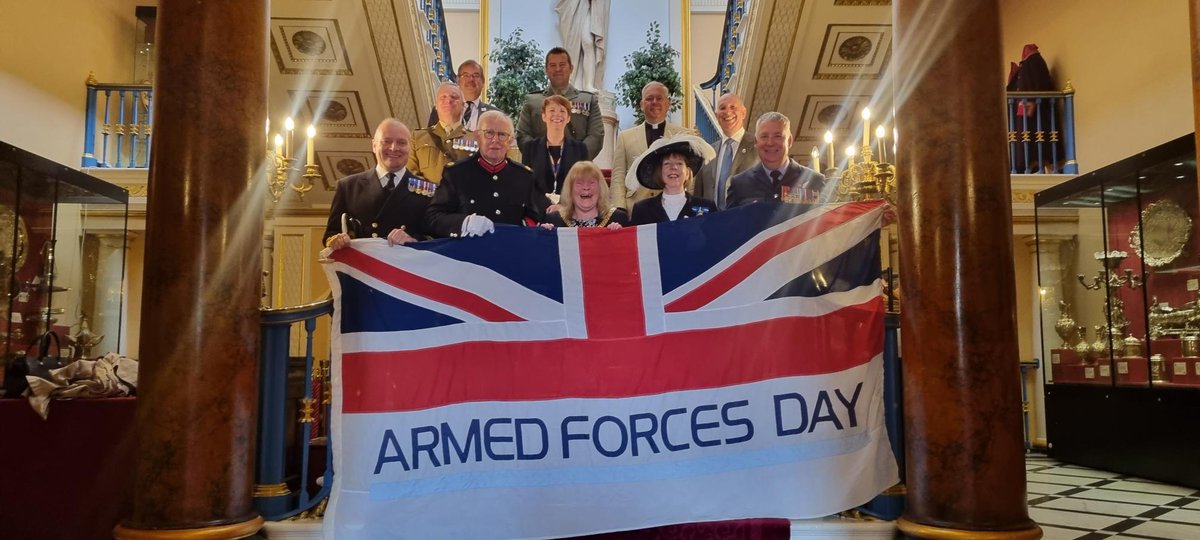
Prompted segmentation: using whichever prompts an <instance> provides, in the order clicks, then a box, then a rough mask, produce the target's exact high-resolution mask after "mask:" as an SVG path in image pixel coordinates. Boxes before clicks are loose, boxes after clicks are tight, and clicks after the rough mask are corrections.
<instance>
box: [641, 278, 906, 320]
mask: <svg viewBox="0 0 1200 540" xmlns="http://www.w3.org/2000/svg"><path fill="white" fill-rule="evenodd" d="M882 292H883V282H882V281H879V280H876V281H875V282H874V283H871V284H870V285H863V286H861V287H856V288H854V289H851V290H849V291H841V292H832V293H826V294H823V295H821V296H816V297H802V296H788V297H783V298H773V299H770V300H763V301H760V302H757V303H754V304H749V305H743V306H733V307H727V308H712V309H709V308H705V309H698V310H695V311H683V312H679V313H668V314H667V315H666V326H665V331H667V332H683V331H687V330H703V329H707V328H725V327H728V326H740V325H744V324H750V323H756V322H761V321H769V320H772V319H777V318H781V317H797V316H798V317H820V316H822V315H828V314H830V313H833V312H835V311H837V310H839V309H842V308H845V307H847V306H856V305H859V304H862V303H864V302H867V301H869V300H871V299H872V298H875V297H877V296H879V295H880V294H881V293H882Z"/></svg>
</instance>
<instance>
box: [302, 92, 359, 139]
mask: <svg viewBox="0 0 1200 540" xmlns="http://www.w3.org/2000/svg"><path fill="white" fill-rule="evenodd" d="M288 93H289V94H291V96H292V99H291V100H292V102H293V103H294V102H298V101H302V102H303V103H304V106H305V107H306V108H307V110H308V117H309V118H312V119H315V121H314V122H313V124H314V125H316V127H317V135H318V136H319V137H334V138H340V137H346V138H367V139H369V138H370V137H371V128H372V126H371V125H370V123H369V122H367V120H366V117H365V116H364V114H363V104H362V98H360V97H359V95H358V91H357V90H330V91H307V90H291V91H289V92H288Z"/></svg>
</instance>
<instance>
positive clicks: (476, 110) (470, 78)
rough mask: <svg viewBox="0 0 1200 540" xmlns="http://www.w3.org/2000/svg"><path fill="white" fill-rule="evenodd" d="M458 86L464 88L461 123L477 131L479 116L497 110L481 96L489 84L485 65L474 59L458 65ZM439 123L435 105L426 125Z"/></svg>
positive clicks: (469, 129)
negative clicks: (484, 71) (484, 69)
mask: <svg viewBox="0 0 1200 540" xmlns="http://www.w3.org/2000/svg"><path fill="white" fill-rule="evenodd" d="M457 78H458V86H459V88H461V89H462V94H463V110H462V120H461V123H462V125H463V128H465V129H466V130H467V131H475V129H476V128H478V127H479V116H480V115H482V114H483V113H485V112H488V111H494V110H496V107H495V106H494V105H492V104H491V103H488V102H486V101H484V100H482V99H480V96H482V95H483V89H484V87H485V86H487V84H486V83H487V81H486V80H485V79H484V78H483V66H481V65H479V62H476V61H474V60H467V61H465V62H463V63H461V64H459V65H458V77H457ZM437 123H438V111H437V107H436V106H434V108H433V110H432V111H429V120H428V121H426V122H425V125H426V126H430V127H432V126H434V125H436V124H437Z"/></svg>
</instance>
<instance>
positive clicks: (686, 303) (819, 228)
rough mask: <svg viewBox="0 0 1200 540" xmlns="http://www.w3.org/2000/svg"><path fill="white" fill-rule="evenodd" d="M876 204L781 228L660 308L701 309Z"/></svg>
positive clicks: (847, 207) (856, 205)
mask: <svg viewBox="0 0 1200 540" xmlns="http://www.w3.org/2000/svg"><path fill="white" fill-rule="evenodd" d="M877 206H879V202H878V201H870V202H861V203H850V204H844V205H842V206H840V207H838V208H835V209H833V210H830V211H829V212H826V213H825V214H823V215H821V216H820V217H818V218H817V219H815V220H813V221H810V222H808V223H805V224H802V225H797V226H795V227H792V228H790V229H787V230H784V231H783V232H780V233H779V234H776V235H775V236H772V237H770V238H768V239H766V240H764V241H763V242H762V243H760V244H758V245H757V246H754V247H753V248H751V249H750V251H748V252H747V253H746V254H745V255H744V256H742V258H741V259H738V260H737V261H736V262H734V263H733V264H732V265H730V266H728V267H727V268H725V269H724V270H722V271H721V272H720V273H718V274H717V275H716V276H713V278H712V279H710V280H708V281H707V282H705V283H703V284H701V285H700V286H699V287H696V288H695V289H692V291H691V292H689V293H687V294H685V295H683V296H681V297H679V298H676V299H675V300H674V301H672V302H670V303H668V304H667V305H666V306H664V307H663V310H664V311H666V312H667V313H680V312H684V311H692V310H696V309H700V308H702V307H704V306H705V305H708V303H709V302H712V301H713V300H716V299H717V298H718V297H720V296H721V295H722V294H725V293H726V292H728V291H729V289H731V288H733V287H734V286H735V285H737V284H738V283H741V282H742V281H743V280H745V279H746V278H747V277H749V276H750V274H753V273H754V272H755V271H756V270H758V269H759V268H761V267H762V265H764V264H766V263H767V261H769V260H771V259H772V258H774V257H776V256H778V255H779V254H780V253H783V252H785V251H787V250H789V249H792V248H794V247H796V246H798V245H800V244H803V243H804V242H805V241H806V240H808V239H810V238H813V237H815V236H817V235H819V234H822V233H824V232H828V231H830V230H832V229H834V228H836V227H837V226H839V225H841V224H843V223H846V222H848V221H851V220H853V219H854V218H857V217H859V216H861V215H863V214H865V213H867V212H868V211H870V210H873V209H874V208H875V207H877Z"/></svg>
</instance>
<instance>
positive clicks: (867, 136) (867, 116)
mask: <svg viewBox="0 0 1200 540" xmlns="http://www.w3.org/2000/svg"><path fill="white" fill-rule="evenodd" d="M862 119H863V148H870V147H871V109H868V108H866V107H863V112H862Z"/></svg>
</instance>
